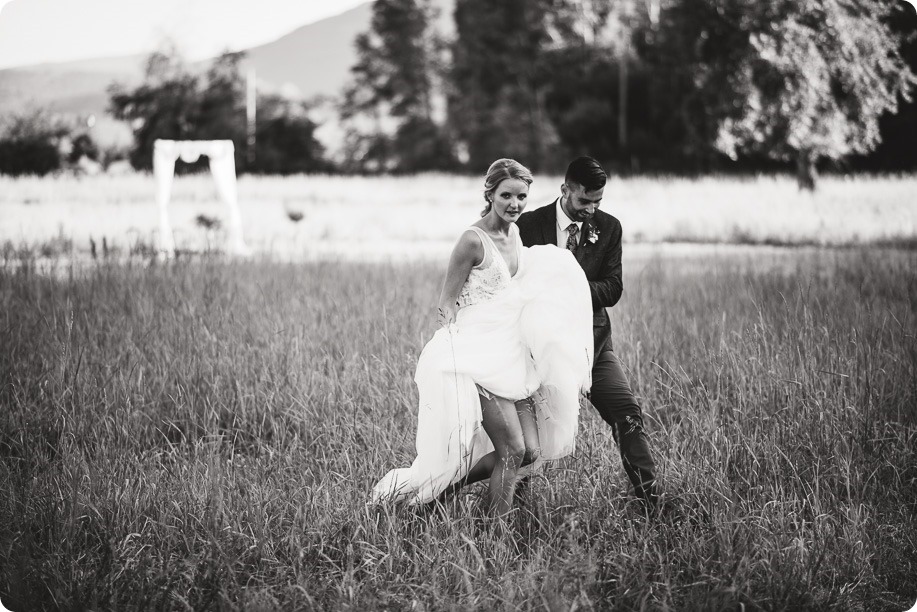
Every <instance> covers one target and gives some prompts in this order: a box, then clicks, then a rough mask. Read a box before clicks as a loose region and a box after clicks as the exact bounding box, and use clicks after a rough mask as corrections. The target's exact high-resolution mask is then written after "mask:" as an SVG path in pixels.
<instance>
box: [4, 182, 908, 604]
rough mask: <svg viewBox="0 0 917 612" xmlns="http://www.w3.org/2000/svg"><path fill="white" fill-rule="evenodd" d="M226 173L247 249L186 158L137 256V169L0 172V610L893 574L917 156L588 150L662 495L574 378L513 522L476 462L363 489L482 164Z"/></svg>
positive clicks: (475, 193)
mask: <svg viewBox="0 0 917 612" xmlns="http://www.w3.org/2000/svg"><path fill="white" fill-rule="evenodd" d="M558 183H559V179H558V178H557V177H553V178H552V177H538V178H537V180H536V183H535V185H534V186H533V190H532V194H531V195H532V198H531V199H532V202H533V205H537V204H540V203H543V202H549V201H550V200H551V199H552V198H553V197H554V192H553V190H554V188H555V187H556V185H557V184H558ZM238 187H239V200H240V208H241V210H242V217H243V222H244V224H245V232H246V240H247V241H248V242H249V244H250V245H251V246H253V247H254V248H255V251H256V254H255V255H254V256H253V257H251V258H247V259H232V258H228V257H226V256H224V255H222V254H221V253H220V250H221V247H220V245H221V241H222V240H223V238H224V237H223V236H222V235H221V231H220V230H206V229H204V228H202V227H200V226H199V224H197V223H196V222H195V218H196V216H198V215H201V214H204V215H208V216H211V217H213V218H217V219H219V218H221V214H222V210H221V207H220V205H219V203H218V202H216V200H215V194H214V192H213V187H212V184H211V182H210V179H209V177H207V176H206V175H205V176H190V177H180V178H178V179H176V183H175V188H174V192H173V193H174V197H173V200H174V205H173V207H172V211H173V213H172V216H173V227H174V229H175V235H176V240H177V242H178V245H179V247H180V248H181V249H182V253H181V254H180V256H179V257H178V258H177V259H174V260H169V261H162V260H160V259H157V258H156V257H155V244H156V231H157V225H156V224H157V222H158V218H157V216H156V209H155V205H154V203H153V202H154V199H153V198H154V192H153V185H152V179H151V177H149V176H144V175H131V176H124V177H117V176H101V177H83V178H74V177H58V178H55V179H50V180H49V179H45V180H41V179H31V178H26V179H16V180H13V179H9V178H2V177H0V349H2V350H0V483H3V485H4V486H3V487H2V489H0V490H2V491H3V493H4V494H3V495H2V496H0V601H2V603H3V604H4V605H5V606H6V607H7V608H9V609H11V610H13V611H14V612H19V611H21V610H33V609H73V610H84V609H93V610H125V609H165V610H183V609H192V610H202V609H226V610H291V609H303V610H325V609H331V610H366V609H393V610H441V609H450V610H464V609H480V610H518V609H521V610H552V611H553V610H584V609H586V610H589V609H598V610H605V609H621V610H798V609H805V610H838V609H843V610H863V611H869V612H871V611H873V610H889V611H892V610H894V611H900V610H906V609H908V608H910V606H912V605H913V604H914V602H915V600H917V249H915V248H914V244H915V236H917V199H915V198H914V197H913V193H915V191H917V190H915V188H917V179H915V178H912V177H900V178H894V177H892V178H862V177H861V178H858V179H857V180H855V181H854V180H847V179H844V178H840V177H836V178H826V179H825V180H823V181H822V184H821V188H820V190H819V191H817V192H816V193H815V194H801V193H799V192H798V191H796V188H795V185H794V183H793V182H792V180H791V179H789V178H783V177H758V178H753V179H747V180H737V179H722V178H716V179H714V178H710V179H700V180H695V181H689V180H683V179H658V180H650V179H627V180H615V181H613V182H612V184H611V185H610V187H609V190H608V196H607V197H606V202H605V204H604V205H603V207H604V208H606V209H607V210H609V211H610V212H612V213H613V214H615V215H616V216H617V217H619V218H620V219H621V220H622V223H623V225H624V235H625V245H624V249H625V251H624V273H625V278H624V281H625V291H624V297H623V299H622V301H621V302H620V303H619V304H618V305H617V306H616V307H615V308H613V309H612V310H611V315H612V325H613V329H614V341H615V350H616V352H617V354H618V355H619V357H620V358H621V359H622V361H623V363H624V364H625V366H626V368H627V370H628V375H629V377H630V381H631V384H632V386H633V387H634V390H635V392H636V394H637V395H638V397H639V398H640V400H641V402H642V404H643V407H644V411H645V413H646V419H647V429H648V430H649V432H650V437H651V441H652V444H653V448H654V452H655V456H656V460H657V464H658V465H659V467H660V474H661V478H662V481H663V487H664V490H665V492H666V508H667V512H666V513H665V514H664V515H663V516H661V517H660V518H658V519H655V520H648V519H647V518H646V517H645V516H643V515H642V514H641V512H640V511H639V509H638V508H637V507H636V504H635V503H634V501H633V500H632V498H631V495H630V491H629V483H628V482H627V480H626V477H625V475H624V472H623V470H622V469H621V466H620V458H619V456H618V453H617V450H616V448H615V445H614V442H613V440H612V437H611V432H610V430H609V429H608V427H607V426H605V425H604V423H603V422H602V421H601V420H600V419H599V418H598V416H597V414H596V413H595V412H594V411H593V410H592V409H591V408H589V407H586V408H585V409H584V410H583V412H582V415H581V430H580V435H579V438H578V447H577V451H576V453H575V454H574V455H573V456H571V457H568V458H566V459H564V460H563V461H561V462H558V463H557V464H555V465H553V466H549V467H547V468H546V469H545V470H544V471H543V472H542V473H541V474H539V475H538V476H537V477H535V479H534V482H533V486H532V495H531V497H529V498H528V499H527V500H526V503H525V504H524V506H523V507H521V508H520V509H519V510H518V511H517V512H516V514H515V515H514V517H513V519H512V521H511V523H510V529H509V531H508V533H507V532H502V531H501V530H499V529H497V528H496V527H495V525H494V523H493V522H492V521H491V520H489V519H487V518H486V516H485V513H484V503H485V502H484V488H483V486H482V485H476V486H474V487H471V488H469V489H467V490H466V491H464V492H463V494H461V495H459V496H458V497H457V498H455V499H454V500H452V501H450V502H449V503H448V504H447V505H446V506H445V507H442V508H440V509H438V510H436V511H428V510H418V509H413V508H408V507H403V506H370V505H368V504H367V502H368V495H369V489H370V487H371V486H372V484H373V483H374V482H375V481H376V480H377V479H378V478H379V477H381V476H382V475H383V474H384V473H385V472H386V471H387V470H388V469H390V468H392V467H395V466H404V465H407V464H408V463H409V462H410V461H411V459H412V458H413V455H414V452H413V445H414V429H415V423H416V416H415V412H416V401H417V393H416V388H415V386H414V383H413V380H412V377H413V372H414V365H415V363H416V359H417V355H418V354H419V351H420V349H421V347H422V346H423V344H424V342H425V341H426V340H428V339H429V338H430V336H431V335H432V333H433V331H434V329H435V323H434V321H435V316H434V312H433V311H434V305H435V300H436V298H437V295H438V290H439V285H440V283H441V278H442V274H443V271H444V267H445V258H446V257H447V255H448V251H449V247H450V246H451V244H452V241H453V240H454V237H455V235H456V234H457V233H458V232H459V231H460V230H461V229H462V228H463V227H465V226H466V225H467V224H468V223H470V222H471V221H473V220H474V218H476V215H477V212H478V211H479V209H480V201H479V196H480V194H479V189H480V186H479V179H473V178H467V177H446V176H428V177H421V178H416V177H415V178H413V179H412V178H384V179H369V178H350V179H343V178H334V177H291V178H286V179H282V178H257V177H241V178H240V180H239V184H238ZM290 213H301V214H302V215H303V218H302V219H301V220H300V221H299V222H298V223H297V222H294V221H293V220H292V219H291V216H290ZM90 237H92V238H93V239H94V240H95V241H96V242H97V243H100V242H101V238H103V237H104V238H106V244H107V245H108V247H109V248H110V251H111V252H110V256H109V257H107V258H106V257H104V256H103V254H102V253H99V254H98V256H99V259H98V260H97V261H95V262H93V261H92V260H91V259H90V257H89V239H90ZM673 243H677V244H673ZM709 243H713V244H709Z"/></svg>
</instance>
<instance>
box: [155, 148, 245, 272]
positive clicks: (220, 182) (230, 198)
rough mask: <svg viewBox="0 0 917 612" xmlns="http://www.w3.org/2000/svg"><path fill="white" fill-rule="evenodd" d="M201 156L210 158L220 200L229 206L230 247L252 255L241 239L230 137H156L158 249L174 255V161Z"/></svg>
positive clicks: (237, 252)
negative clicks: (171, 201) (171, 220)
mask: <svg viewBox="0 0 917 612" xmlns="http://www.w3.org/2000/svg"><path fill="white" fill-rule="evenodd" d="M201 155H206V156H207V157H208V158H209V159H210V172H211V174H213V179H214V181H215V182H216V186H217V193H218V194H219V195H220V199H222V200H223V201H224V202H226V205H227V206H228V207H229V250H230V252H232V253H233V254H235V255H249V254H251V250H250V249H249V248H248V247H247V246H246V245H245V241H244V240H243V239H242V216H241V215H240V214H239V202H238V198H237V195H236V161H235V157H234V155H235V147H234V146H233V144H232V141H231V140H156V141H155V142H154V143H153V176H154V177H155V178H156V203H157V204H158V205H159V250H160V252H161V253H163V254H165V255H166V256H167V257H172V256H173V255H174V254H175V239H174V238H173V236H172V226H171V225H170V224H169V199H170V196H171V194H172V179H173V178H174V177H175V160H177V159H179V158H180V159H181V160H182V161H183V162H186V163H193V162H195V161H197V160H198V159H199V158H200V156H201Z"/></svg>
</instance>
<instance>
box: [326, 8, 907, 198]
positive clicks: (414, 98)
mask: <svg viewBox="0 0 917 612" xmlns="http://www.w3.org/2000/svg"><path fill="white" fill-rule="evenodd" d="M899 4H900V6H898V5H895V4H894V3H884V2H880V1H878V0H852V1H841V0H811V1H808V2H798V1H797V0H771V1H769V2H760V1H758V0H501V1H500V2H496V1H495V0H456V3H455V12H454V24H455V31H454V35H453V37H452V39H451V40H450V41H443V40H440V39H439V38H438V37H437V34H436V33H435V32H434V30H433V28H432V24H433V22H434V20H435V17H436V15H435V12H434V7H433V5H432V4H431V2H430V0H376V2H375V3H374V7H373V20H372V24H371V27H370V30H369V31H368V32H366V33H365V34H364V35H362V36H361V37H360V39H359V40H358V41H357V50H358V54H359V60H358V62H357V64H356V65H355V66H354V68H353V70H352V76H353V79H352V82H351V85H350V86H349V87H348V89H347V92H346V95H345V96H344V102H343V104H342V117H343V118H344V120H345V122H346V125H347V132H348V144H349V149H348V156H347V159H348V160H349V161H348V165H347V167H345V168H343V169H344V170H347V171H359V172H379V171H388V172H415V171H419V170H428V169H468V170H471V171H478V170H480V169H482V168H485V167H486V166H487V164H488V163H489V162H490V161H492V160H493V159H495V158H497V157H501V156H512V157H516V158H518V159H520V160H523V161H525V162H526V163H527V164H528V165H530V166H531V167H533V168H534V169H535V170H538V171H554V172H557V171H558V169H559V168H561V167H562V163H563V160H566V159H569V158H570V157H571V156H572V155H576V154H580V153H588V154H591V155H593V156H595V157H597V158H599V159H601V160H602V161H604V162H605V163H606V164H607V165H608V166H609V167H611V168H613V169H615V170H616V171H618V172H621V173H634V172H666V173H702V172H749V171H760V170H775V169H789V168H792V169H794V170H796V171H797V173H798V177H799V180H800V184H801V186H804V187H811V186H813V185H814V180H815V171H816V168H818V167H824V168H826V169H841V170H844V171H849V170H860V169H862V170H882V171H906V170H914V169H915V168H917V148H915V147H914V146H913V142H915V137H917V105H915V104H914V103H913V102H910V91H911V89H912V87H913V85H914V83H915V78H914V73H913V70H914V69H915V68H917V41H915V37H917V16H915V14H914V11H913V9H912V8H911V7H910V6H909V5H908V4H906V3H903V2H902V3H899Z"/></svg>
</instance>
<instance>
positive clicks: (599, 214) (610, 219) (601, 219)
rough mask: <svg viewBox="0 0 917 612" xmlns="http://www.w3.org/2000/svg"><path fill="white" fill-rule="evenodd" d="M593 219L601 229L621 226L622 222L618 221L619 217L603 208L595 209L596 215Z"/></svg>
mask: <svg viewBox="0 0 917 612" xmlns="http://www.w3.org/2000/svg"><path fill="white" fill-rule="evenodd" d="M592 219H593V221H595V223H596V225H598V226H599V229H605V228H620V227H621V222H620V221H618V218H617V217H614V216H612V215H610V214H608V213H607V212H605V211H604V210H601V209H599V210H597V211H595V215H593V217H592Z"/></svg>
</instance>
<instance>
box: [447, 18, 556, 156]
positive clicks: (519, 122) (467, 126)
mask: <svg viewBox="0 0 917 612" xmlns="http://www.w3.org/2000/svg"><path fill="white" fill-rule="evenodd" d="M562 4H563V3H561V2H555V1H552V0H503V1H501V2H493V1H491V0H457V2H456V4H455V27H456V38H455V41H454V43H453V45H452V56H453V64H452V70H451V73H450V94H449V118H450V122H451V123H452V125H453V128H454V130H455V133H456V134H457V135H458V138H459V141H460V143H461V145H462V146H463V148H464V149H465V150H466V152H467V163H468V165H469V167H470V168H472V169H474V170H476V171H480V170H481V169H482V168H487V165H488V164H489V163H490V162H491V161H493V160H494V159H496V158H498V157H514V158H516V159H518V160H519V161H521V162H523V163H525V164H526V165H528V166H530V167H532V168H533V169H534V170H554V169H556V168H557V167H558V164H559V163H560V160H562V158H564V157H565V156H566V155H565V153H564V151H562V150H561V149H560V147H559V145H560V139H559V138H558V135H557V131H556V129H555V126H554V124H553V123H552V122H551V120H550V118H549V117H548V113H547V109H546V96H547V95H548V92H549V91H550V88H551V83H550V78H549V72H548V71H547V70H546V66H547V64H546V55H545V51H546V49H549V48H550V47H551V46H552V45H554V44H555V43H556V42H557V39H559V38H562V35H561V34H558V33H557V32H555V31H554V28H553V27H552V26H553V25H554V19H553V15H554V14H555V9H557V8H559V7H560V6H562ZM555 5H557V6H555Z"/></svg>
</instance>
